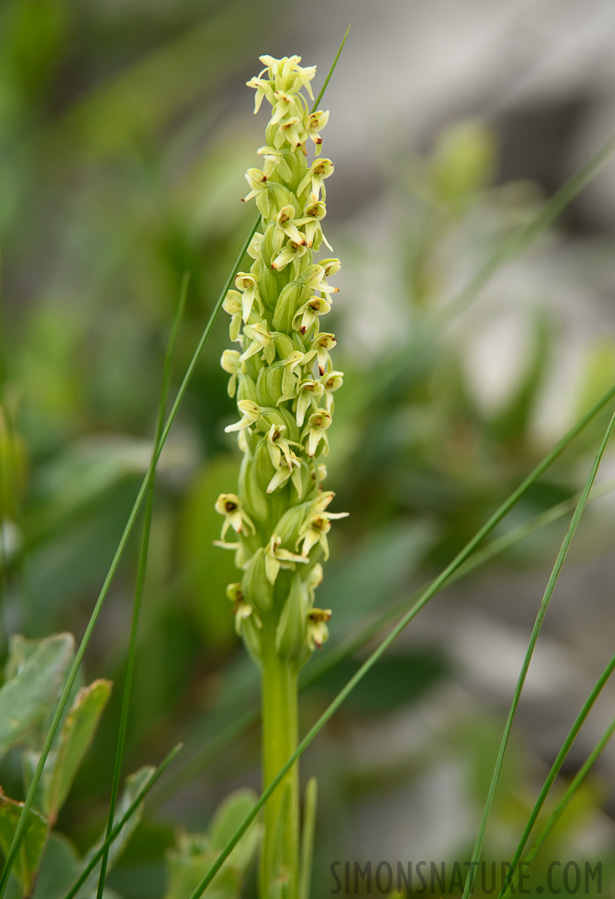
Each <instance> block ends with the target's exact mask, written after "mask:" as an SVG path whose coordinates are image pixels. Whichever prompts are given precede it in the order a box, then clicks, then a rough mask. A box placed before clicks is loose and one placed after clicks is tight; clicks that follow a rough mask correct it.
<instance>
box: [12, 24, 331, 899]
mask: <svg viewBox="0 0 615 899" xmlns="http://www.w3.org/2000/svg"><path fill="white" fill-rule="evenodd" d="M347 35H348V30H347V31H346V34H345V35H344V38H343V39H342V43H341V45H340V49H339V50H338V53H337V55H336V57H335V59H334V61H333V64H332V66H331V68H330V70H329V73H328V75H327V77H326V79H325V84H324V87H323V90H321V92H320V94H319V95H318V102H320V100H321V99H322V97H323V94H324V91H325V89H326V86H327V84H328V83H329V81H330V79H331V75H332V74H333V72H334V70H335V68H336V66H337V63H338V60H339V57H340V53H341V49H342V47H343V46H344V43H345V41H346V37H347ZM315 108H316V105H314V107H313V109H315ZM259 223H260V216H258V217H257V218H256V220H255V222H254V224H253V225H252V228H251V229H250V233H249V234H248V236H247V237H246V239H245V241H244V244H243V246H242V248H241V250H240V251H239V254H238V256H237V258H236V260H235V263H234V265H233V268H232V269H231V272H230V274H229V276H228V278H227V280H226V283H225V285H224V287H223V288H222V291H221V292H220V295H219V297H218V300H217V301H216V304H215V306H214V308H213V311H212V313H211V315H210V317H209V320H208V322H207V324H206V326H205V329H204V331H203V334H202V335H201V338H200V340H199V343H198V345H197V348H196V350H195V351H194V354H193V356H192V359H191V360H190V363H189V365H188V368H187V370H186V373H185V375H184V378H183V381H182V383H181V385H180V388H179V390H178V392H177V395H176V397H175V400H174V402H173V405H172V407H171V411H170V412H169V415H168V417H167V420H166V422H165V425H164V428H163V429H162V434H161V435H160V440H159V442H158V444H157V445H156V447H155V450H154V453H153V454H152V461H151V463H150V466H149V468H148V471H147V473H146V475H145V477H144V479H143V481H142V482H141V486H140V488H139V492H138V494H137V498H136V500H135V502H134V505H133V507H132V511H131V513H130V515H129V517H128V521H127V523H126V526H125V528H124V532H123V534H122V537H121V538H120V542H119V544H118V548H117V550H116V553H115V556H114V557H113V561H112V562H111V566H110V567H109V571H108V573H107V576H106V578H105V581H104V583H103V586H102V588H101V591H100V593H99V596H98V599H97V600H96V604H95V606H94V609H93V611H92V614H91V616H90V620H89V622H88V624H87V627H86V630H85V633H84V635H83V639H82V641H81V643H80V645H79V648H78V650H77V653H76V655H75V661H74V663H73V665H72V666H71V669H70V671H69V673H68V677H67V680H66V683H65V685H64V689H63V691H62V695H61V696H60V699H59V701H58V705H57V707H56V710H55V713H54V716H53V719H52V721H51V725H50V727H49V731H48V734H47V737H46V739H45V743H44V746H43V749H42V751H41V755H40V759H39V762H38V765H37V766H36V770H35V772H34V774H33V776H32V780H31V783H30V787H29V789H28V793H27V795H26V798H25V801H24V805H23V808H22V810H21V814H20V817H19V821H18V824H17V827H16V829H15V834H14V835H13V840H12V842H11V846H10V848H9V851H8V853H7V856H6V861H5V865H4V869H3V871H2V875H1V876H0V899H2V897H3V896H4V895H5V892H6V888H7V884H8V880H9V876H10V873H11V871H12V868H13V864H14V862H15V858H16V855H17V852H18V851H19V847H20V845H21V841H22V839H23V836H24V832H25V827H26V822H27V820H28V815H29V813H30V809H31V807H32V802H33V800H34V795H35V792H36V789H37V787H38V784H39V781H40V779H41V775H42V773H43V768H44V765H45V762H46V760H47V756H48V755H49V751H50V749H51V744H52V742H53V739H54V737H55V734H56V732H57V729H58V726H59V723H60V720H61V718H62V714H63V712H64V709H65V707H66V703H67V701H68V697H69V694H70V691H71V688H72V686H73V683H74V681H75V678H76V677H77V672H78V670H79V668H80V666H81V662H82V660H83V656H84V654H85V650H86V648H87V645H88V643H89V641H90V638H91V636H92V632H93V630H94V627H95V626H96V622H97V621H98V618H99V616H100V612H101V610H102V607H103V605H104V602H105V599H106V598H107V594H108V592H109V588H110V586H111V583H112V581H113V578H114V577H115V574H116V571H117V568H118V566H119V563H120V560H121V558H122V556H123V554H124V551H125V549H126V545H127V543H128V539H129V537H130V535H131V533H132V530H133V527H134V524H135V521H136V519H137V516H138V514H139V510H140V508H141V505H142V503H143V499H144V497H145V494H146V492H147V490H148V489H149V484H150V482H151V480H152V479H153V476H154V472H155V470H156V466H157V464H158V460H159V458H160V454H161V453H162V449H163V447H164V445H165V443H166V440H167V437H168V435H169V432H170V430H171V427H172V425H173V422H174V421H175V417H176V415H177V411H178V409H179V406H180V404H181V402H182V400H183V398H184V395H185V393H186V390H187V389H188V385H189V383H190V381H191V380H192V376H193V375H194V372H195V369H196V367H197V364H198V361H199V358H200V356H201V353H202V351H203V348H204V346H205V343H206V342H207V339H208V337H209V335H210V333H211V330H212V328H213V326H214V323H215V321H216V318H217V317H218V313H219V312H220V309H221V308H222V303H223V302H224V298H225V296H226V294H227V292H228V291H229V289H230V288H231V285H232V284H233V281H234V280H235V275H236V274H237V272H238V271H239V266H240V265H241V262H242V260H243V258H244V256H245V254H246V253H247V250H248V246H249V245H250V241H251V240H252V238H253V236H254V234H255V232H256V229H257V228H258V226H259Z"/></svg>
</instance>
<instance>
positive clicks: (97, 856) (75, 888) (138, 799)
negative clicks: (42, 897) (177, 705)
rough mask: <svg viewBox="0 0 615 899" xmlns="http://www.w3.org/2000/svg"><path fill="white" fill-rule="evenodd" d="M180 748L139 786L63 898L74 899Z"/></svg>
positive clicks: (171, 753)
mask: <svg viewBox="0 0 615 899" xmlns="http://www.w3.org/2000/svg"><path fill="white" fill-rule="evenodd" d="M181 749H182V744H181V743H178V744H177V746H176V747H175V748H174V749H172V750H171V752H170V753H169V754H168V755H167V756H166V757H165V758H164V760H163V761H162V762H161V764H160V765H159V766H158V768H157V769H156V770H155V771H154V773H153V774H152V776H151V777H150V779H149V780H148V781H147V783H146V784H145V785H144V786H143V787H142V788H141V790H140V791H139V793H137V795H136V796H135V798H134V800H133V801H132V802H131V804H130V805H129V806H128V808H127V809H126V811H125V812H124V814H123V815H122V817H121V818H120V820H119V821H118V822H117V824H116V825H115V826H114V827H113V828H112V830H111V831H110V833H108V834H107V836H106V837H105V841H104V843H103V844H102V845H101V846H100V848H99V849H98V850H97V852H95V853H94V855H93V856H92V858H91V859H90V861H89V862H88V864H87V865H86V867H85V868H84V869H83V871H82V872H81V874H80V875H79V878H78V879H77V880H76V881H75V883H74V884H73V885H72V887H71V888H70V890H69V891H68V893H67V894H66V896H65V897H64V899H74V897H75V896H76V895H77V893H78V892H79V890H80V889H81V887H82V886H83V884H84V883H85V882H86V880H87V879H88V877H89V876H90V874H91V873H92V871H93V870H94V868H95V867H96V865H97V864H98V863H99V862H100V860H101V858H102V857H103V854H104V853H105V852H107V853H108V851H109V847H110V845H111V843H113V841H114V840H115V839H117V837H118V836H119V835H120V833H121V832H122V830H123V828H124V826H125V824H126V822H127V821H129V820H130V818H132V816H133V815H134V813H135V812H136V811H137V809H138V808H139V806H140V805H141V803H142V802H143V800H144V799H145V797H146V796H147V794H148V793H149V791H150V790H151V789H152V787H153V786H154V784H155V783H156V781H157V780H158V779H159V778H160V777H162V775H163V774H164V772H165V771H166V769H167V768H168V767H169V765H170V764H171V762H172V761H173V759H174V758H175V756H176V755H177V753H178V752H180V750H181Z"/></svg>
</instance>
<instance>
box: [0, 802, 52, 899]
mask: <svg viewBox="0 0 615 899" xmlns="http://www.w3.org/2000/svg"><path fill="white" fill-rule="evenodd" d="M22 808H23V802H14V801H13V800H12V799H9V798H8V796H5V795H4V793H2V792H1V791H0V848H1V849H2V852H3V853H4V854H5V855H6V854H7V853H8V850H9V847H10V845H11V842H12V840H13V835H14V833H15V830H16V828H17V822H18V821H19V817H20V815H21V810H22ZM46 837H47V822H46V821H45V819H44V818H43V817H42V815H39V813H38V812H35V811H30V814H29V815H28V822H27V825H26V832H25V836H24V838H23V840H22V842H21V846H20V847H19V852H18V854H17V857H16V859H15V863H14V865H13V871H14V873H15V875H16V876H17V878H18V880H19V882H20V883H21V885H22V888H23V892H24V895H29V894H30V890H31V888H32V883H33V880H34V877H35V875H36V872H37V869H38V866H39V864H40V860H41V855H42V853H43V849H44V848H45V839H46Z"/></svg>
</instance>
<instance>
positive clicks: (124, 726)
mask: <svg viewBox="0 0 615 899" xmlns="http://www.w3.org/2000/svg"><path fill="white" fill-rule="evenodd" d="M189 280H190V278H189V276H188V274H185V275H184V279H183V283H182V288H181V293H180V297H179V303H178V306H177V311H176V313H175V318H174V320H173V326H172V328H171V334H170V337H169V341H168V344H167V349H166V353H165V359H164V366H163V374H162V388H161V391H160V402H159V405H158V421H157V424H156V439H155V441H154V446H155V447H156V446H158V444H159V443H160V438H161V435H162V429H163V427H164V413H165V409H166V405H167V400H168V397H169V390H170V387H171V375H172V371H173V357H174V355H175V347H176V345H177V338H178V336H179V331H180V327H181V323H182V320H183V317H184V310H185V308H186V297H187V295H188V283H189ZM155 484H156V476H155V473H154V474H153V475H152V478H151V480H150V482H149V484H148V487H147V498H146V501H145V513H144V517H143V532H142V535H141V547H140V551H139V562H138V567H137V580H136V584H135V595H134V602H133V607H132V623H131V627H130V640H129V645H128V658H127V662H126V679H125V682H124V692H123V695H122V708H121V712H120V726H119V731H118V738H117V747H116V753H115V765H114V770H113V782H112V786H111V799H110V801H109V816H108V819H107V833H106V837H107V838H108V837H109V834H110V833H111V831H112V830H113V819H114V818H115V807H116V805H117V797H118V794H119V789H120V775H121V769H122V760H123V758H124V746H125V744H126V731H127V730H128V713H129V710H130V697H131V694H132V682H133V677H134V670H135V660H136V652H137V633H138V630H139V618H140V613H141V601H142V598H143V587H144V584H145V573H146V570H147V558H148V552H149V539H150V532H151V526H152V515H153V509H154V487H155ZM108 859H109V847H107V848H106V849H105V850H104V852H103V856H102V862H101V866H100V876H99V879H98V889H97V891H96V899H102V896H103V891H104V888H105V879H106V875H107V863H108Z"/></svg>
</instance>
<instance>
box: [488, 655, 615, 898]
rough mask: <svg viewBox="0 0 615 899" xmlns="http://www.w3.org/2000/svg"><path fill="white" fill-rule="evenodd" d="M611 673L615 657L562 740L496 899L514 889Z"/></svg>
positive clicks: (614, 666)
mask: <svg viewBox="0 0 615 899" xmlns="http://www.w3.org/2000/svg"><path fill="white" fill-rule="evenodd" d="M613 671H615V655H614V656H613V658H612V659H611V661H610V662H609V664H608V665H607V666H606V668H605V669H604V671H603V672H602V674H601V675H600V677H599V678H598V680H597V681H596V683H595V685H594V687H593V689H592V691H591V693H590V694H589V696H588V697H587V699H586V701H585V703H584V704H583V708H582V709H581V711H580V712H579V714H578V715H577V717H576V720H575V722H574V724H573V725H572V727H571V728H570V731H569V733H568V736H567V737H566V739H565V740H564V742H563V744H562V747H561V749H560V751H559V752H558V754H557V757H556V759H555V761H554V762H553V765H552V766H551V770H550V771H549V774H548V775H547V779H546V780H545V782H544V784H543V787H542V790H541V791H540V794H539V796H538V799H537V800H536V804H535V805H534V808H533V809H532V813H531V815H530V817H529V819H528V822H527V824H526V825H525V828H524V830H523V834H522V835H521V840H520V841H519V845H518V846H517V848H516V850H515V854H514V856H513V858H512V861H511V863H510V868H509V869H508V871H507V872H506V877H505V878H504V883H503V884H502V889H501V890H500V893H499V896H498V899H503V897H504V896H506V895H507V894H508V893H509V892H510V890H511V888H512V889H514V886H513V884H512V880H513V877H514V875H515V873H516V869H517V865H518V863H519V859H520V858H521V855H522V854H523V850H524V849H525V847H526V845H527V841H528V839H529V837H530V834H531V832H532V830H533V828H534V824H535V823H536V819H537V818H538V815H539V814H540V811H541V809H542V807H543V805H544V803H545V800H546V798H547V796H548V794H549V791H550V789H551V787H552V786H553V782H554V781H555V778H556V777H557V775H558V774H559V772H560V769H561V767H562V765H563V764H564V761H565V759H566V756H567V755H568V752H569V751H570V747H571V746H572V744H573V743H574V741H575V739H576V737H577V734H578V733H579V731H580V730H581V727H582V726H583V724H584V723H585V719H586V718H587V716H588V715H589V713H590V711H591V710H592V708H593V706H594V703H595V702H596V700H597V699H598V696H599V695H600V693H601V692H602V689H603V687H604V686H605V684H606V683H607V681H608V679H609V678H610V676H611V674H612V673H613ZM609 730H610V728H609ZM607 733H608V731H607Z"/></svg>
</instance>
